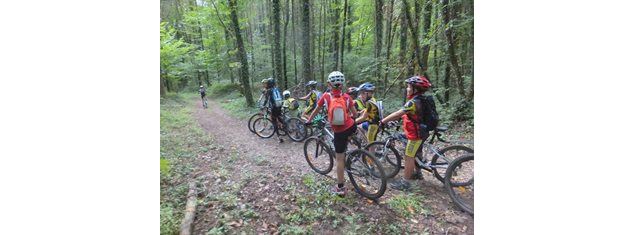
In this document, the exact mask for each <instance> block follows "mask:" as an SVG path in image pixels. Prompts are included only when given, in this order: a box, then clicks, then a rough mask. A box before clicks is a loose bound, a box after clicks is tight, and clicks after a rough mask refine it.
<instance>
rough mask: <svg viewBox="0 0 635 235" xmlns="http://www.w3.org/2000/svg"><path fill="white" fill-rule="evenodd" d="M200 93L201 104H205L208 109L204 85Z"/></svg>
mask: <svg viewBox="0 0 635 235" xmlns="http://www.w3.org/2000/svg"><path fill="white" fill-rule="evenodd" d="M198 93H200V94H201V102H203V106H204V107H205V108H207V102H205V87H204V86H203V85H201V86H200V87H199V88H198Z"/></svg>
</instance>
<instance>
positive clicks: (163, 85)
mask: <svg viewBox="0 0 635 235" xmlns="http://www.w3.org/2000/svg"><path fill="white" fill-rule="evenodd" d="M167 76H168V74H167V72H165V70H161V76H160V79H161V97H165V94H166V87H165V79H166V77H167Z"/></svg>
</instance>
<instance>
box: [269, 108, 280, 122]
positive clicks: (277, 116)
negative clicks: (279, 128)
mask: <svg viewBox="0 0 635 235" xmlns="http://www.w3.org/2000/svg"><path fill="white" fill-rule="evenodd" d="M271 117H272V119H271V120H275V119H278V120H280V121H281V120H282V108H280V107H277V108H276V107H273V108H271Z"/></svg>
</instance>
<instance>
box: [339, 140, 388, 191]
mask: <svg viewBox="0 0 635 235" xmlns="http://www.w3.org/2000/svg"><path fill="white" fill-rule="evenodd" d="M346 155H347V156H346V172H347V173H348V178H349V179H350V180H351V184H353V187H355V191H357V193H359V194H360V195H362V196H364V197H366V198H368V199H377V198H379V197H381V196H382V195H384V192H386V175H385V174H384V169H383V168H382V167H381V165H379V164H378V163H377V159H375V157H374V156H373V154H372V153H370V152H368V151H366V150H363V149H355V150H353V151H350V152H347V153H346Z"/></svg>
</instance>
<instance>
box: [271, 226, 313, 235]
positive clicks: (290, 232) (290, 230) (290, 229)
mask: <svg viewBox="0 0 635 235" xmlns="http://www.w3.org/2000/svg"><path fill="white" fill-rule="evenodd" d="M278 231H279V232H280V234H281V235H299V234H311V230H310V229H307V228H305V227H303V226H297V225H288V224H283V225H280V228H278Z"/></svg>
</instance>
